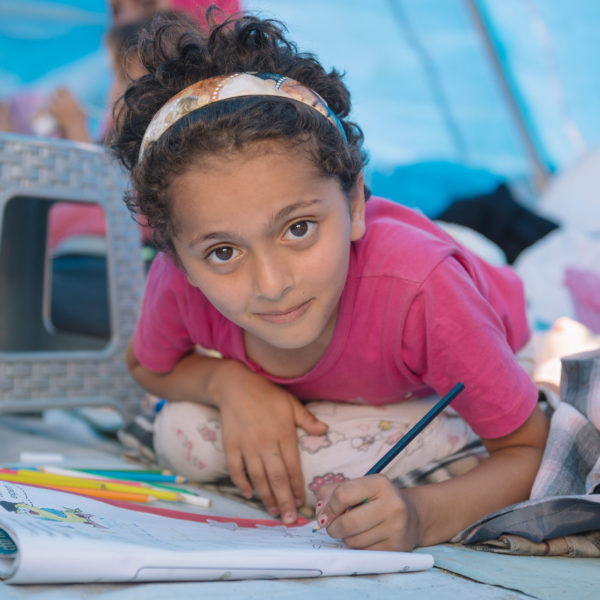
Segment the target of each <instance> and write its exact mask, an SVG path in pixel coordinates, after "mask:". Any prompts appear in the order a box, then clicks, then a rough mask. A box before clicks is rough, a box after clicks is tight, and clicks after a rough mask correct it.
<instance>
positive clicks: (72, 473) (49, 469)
mask: <svg viewBox="0 0 600 600" xmlns="http://www.w3.org/2000/svg"><path fill="white" fill-rule="evenodd" d="M38 470H39V471H42V472H43V473H53V474H54V475H66V476H67V477H82V478H85V479H100V480H102V481H112V482H113V483H126V484H127V485H135V486H143V487H148V488H160V489H164V490H170V491H172V492H181V493H182V494H192V496H198V495H199V494H198V493H196V492H193V491H191V490H186V489H184V488H179V487H175V486H172V485H163V484H162V483H156V482H153V483H151V484H149V483H147V482H146V481H131V480H130V479H126V478H125V477H116V475H117V473H118V472H117V471H106V473H107V474H108V473H111V474H113V475H114V476H113V477H112V478H110V479H109V478H107V477H106V476H103V475H94V474H91V473H88V472H87V471H80V470H78V469H65V468H63V467H53V466H44V467H38ZM122 472H123V473H124V472H125V471H122Z"/></svg>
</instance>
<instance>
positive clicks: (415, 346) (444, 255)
mask: <svg viewBox="0 0 600 600" xmlns="http://www.w3.org/2000/svg"><path fill="white" fill-rule="evenodd" d="M366 224H367V229H366V234H365V235H364V236H363V237H362V238H361V239H360V240H358V241H357V242H353V243H352V251H351V255H350V266H349V272H348V276H347V281H346V286H345V288H344V291H343V293H342V297H341V300H340V308H339V313H338V320H337V323H336V327H335V332H334V335H333V339H332V341H331V344H330V346H329V348H328V349H327V351H326V353H325V354H324V355H323V357H322V358H321V360H320V361H319V362H318V363H317V364H316V365H315V367H314V368H313V369H311V370H310V371H309V372H308V373H306V374H305V375H303V376H301V377H297V378H294V379H281V378H278V377H273V376H271V375H270V374H268V373H265V372H264V371H263V370H262V369H261V368H260V366H259V365H257V364H255V363H253V362H252V361H250V360H249V359H248V358H247V357H246V353H245V349H244V341H243V332H242V330H241V328H240V327H238V326H237V325H235V324H234V323H232V322H230V321H228V320H227V319H226V318H225V317H223V316H222V315H221V314H220V313H219V312H218V311H217V310H216V309H215V308H214V307H213V306H212V305H211V304H210V302H209V301H208V300H207V299H206V298H205V296H204V295H203V294H202V292H201V291H200V290H199V289H197V288H195V287H193V286H191V285H190V284H189V283H188V281H187V279H186V276H185V274H184V272H183V271H181V270H179V269H178V268H177V267H176V266H175V265H174V263H173V262H172V260H171V259H170V258H169V257H168V256H166V255H163V254H161V255H159V256H158V257H157V258H156V259H155V261H154V263H153V265H152V267H151V269H150V273H149V275H148V281H147V286H146V292H145V296H144V301H143V306H142V311H141V315H140V318H139V322H138V324H137V328H136V331H135V335H134V350H135V354H136V356H137V358H138V360H139V361H140V363H141V364H142V365H143V366H145V367H146V368H148V369H150V370H152V371H155V372H166V371H169V370H171V369H172V368H173V367H174V366H175V364H176V363H177V362H178V360H179V359H180V358H181V357H182V356H183V355H185V354H187V353H189V352H190V351H191V350H192V349H193V348H194V347H195V345H196V344H199V345H201V346H202V347H203V348H205V349H211V350H217V351H218V352H220V353H221V354H222V355H223V357H224V358H230V359H236V360H239V361H241V362H243V363H245V364H246V365H248V366H249V367H250V368H251V369H252V370H253V371H255V372H258V373H261V374H263V375H264V376H265V377H267V378H268V379H270V380H272V381H274V382H276V383H279V384H281V385H283V386H285V387H286V388H287V389H289V390H290V391H291V392H292V393H293V394H295V395H296V396H297V397H298V398H301V399H303V400H312V399H320V400H335V401H341V402H352V403H362V404H374V405H377V404H390V403H394V402H401V401H403V400H405V399H407V398H411V397H414V396H415V395H416V396H424V395H427V394H430V393H431V392H432V390H433V391H435V392H437V393H438V394H440V395H442V394H445V393H446V392H448V391H449V390H450V389H451V388H452V387H453V386H454V385H455V384H456V383H457V382H459V381H461V382H463V383H464V384H465V388H466V389H465V391H464V392H462V394H460V396H458V397H457V399H456V400H454V401H453V403H452V406H453V407H454V408H455V409H456V410H457V411H458V412H459V413H460V414H461V415H462V416H463V418H464V419H465V420H466V421H467V422H468V423H469V424H470V425H471V427H472V428H473V430H474V431H475V432H476V433H477V434H478V435H479V436H481V437H484V438H495V437H500V436H503V435H507V434H509V433H511V432H513V431H514V430H516V429H517V428H518V427H519V426H521V425H522V424H523V423H524V422H525V420H526V419H527V417H528V416H529V415H530V414H531V412H532V410H533V408H534V406H535V404H536V401H537V389H536V387H535V385H534V384H533V382H532V381H531V380H530V378H529V377H528V376H527V374H526V373H525V371H523V369H522V368H521V367H520V366H519V365H518V363H517V361H516V360H515V355H514V353H515V352H516V351H517V350H518V349H519V348H521V347H522V346H523V345H524V344H525V343H526V341H527V340H528V338H529V328H528V325H527V320H526V315H525V303H524V296H523V287H522V284H521V282H520V280H519V278H518V277H517V275H516V274H515V272H514V271H513V270H512V269H511V268H510V267H492V266H491V265H489V264H487V263H485V262H484V261H483V260H481V259H480V258H478V257H477V256H475V255H473V254H472V253H470V252H469V251H467V250H466V249H464V248H462V247H461V246H460V245H458V244H457V243H456V242H455V241H454V240H453V239H452V238H451V237H449V236H448V235H447V234H446V233H445V232H444V231H442V230H441V229H440V228H438V227H437V226H436V225H435V224H434V223H432V222H431V221H430V220H429V219H427V218H426V217H423V216H421V215H420V214H418V213H417V212H415V211H413V210H411V209H409V208H406V207H404V206H402V205H399V204H395V203H393V202H390V201H388V200H383V199H381V198H371V199H370V200H369V201H368V202H367V209H366Z"/></svg>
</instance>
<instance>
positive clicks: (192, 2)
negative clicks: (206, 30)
mask: <svg viewBox="0 0 600 600" xmlns="http://www.w3.org/2000/svg"><path fill="white" fill-rule="evenodd" d="M172 2H173V8H174V9H175V10H181V11H183V12H186V13H188V14H191V15H193V16H194V17H196V18H197V19H200V20H204V13H205V12H206V9H207V8H208V7H209V6H210V5H211V4H214V5H216V6H218V7H219V8H220V9H221V10H222V11H223V13H224V14H225V16H230V15H233V14H235V13H238V12H240V10H241V8H240V3H239V1H238V0H172Z"/></svg>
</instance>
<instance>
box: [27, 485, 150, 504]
mask: <svg viewBox="0 0 600 600" xmlns="http://www.w3.org/2000/svg"><path fill="white" fill-rule="evenodd" d="M32 485H35V486H37V487H43V488H46V489H49V490H57V491H59V492H72V493H74V494H83V495H84V496H91V497H94V498H106V499H107V500H127V501H128V502H156V501H157V500H158V498H155V497H154V496H150V495H148V494H130V493H128V492H113V491H110V490H89V489H86V488H76V487H67V486H58V485H44V484H40V483H35V484H32Z"/></svg>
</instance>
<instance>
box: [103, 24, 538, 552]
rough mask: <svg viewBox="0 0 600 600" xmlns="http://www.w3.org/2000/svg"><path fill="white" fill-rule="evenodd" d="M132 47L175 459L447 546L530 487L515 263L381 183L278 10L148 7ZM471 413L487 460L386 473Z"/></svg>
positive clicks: (272, 503) (155, 365) (156, 385)
mask: <svg viewBox="0 0 600 600" xmlns="http://www.w3.org/2000/svg"><path fill="white" fill-rule="evenodd" d="M140 56H141V59H142V62H143V64H144V66H145V67H146V69H147V70H148V71H149V75H146V76H145V77H143V78H142V79H139V80H137V81H135V82H134V83H133V85H132V86H131V87H130V88H129V89H128V90H127V92H126V95H125V102H124V106H123V107H122V110H121V112H120V114H119V115H118V118H117V130H118V131H117V136H116V138H115V141H114V146H113V147H114V151H115V154H116V155H117V156H118V158H119V159H120V160H121V161H122V163H123V164H124V165H125V166H126V167H127V168H128V169H129V170H130V172H131V178H132V184H133V190H132V193H131V194H130V195H128V197H127V198H126V201H127V203H128V206H129V207H130V209H131V210H132V212H134V213H135V214H139V215H142V216H143V217H144V218H145V219H147V222H148V225H149V226H150V227H151V228H152V230H153V232H154V238H155V241H156V243H157V245H158V246H159V248H160V249H161V250H162V251H163V252H162V253H160V254H159V256H158V257H157V258H156V259H155V261H154V263H153V265H152V267H151V269H150V272H149V275H148V281H147V285H146V290H145V296H144V301H143V306H142V309H141V314H140V317H139V320H138V324H137V327H136V331H135V334H134V337H133V340H132V342H131V344H130V346H129V350H128V356H127V361H128V366H129V369H130V372H131V374H132V376H133V377H134V378H135V379H136V380H137V381H138V382H139V383H140V384H141V385H142V386H143V387H144V388H145V389H146V390H148V391H149V392H150V393H152V394H155V395H156V396H159V397H163V398H166V399H167V400H168V402H167V404H166V405H165V407H164V408H163V409H162V411H161V412H160V413H159V414H158V417H157V422H156V432H155V439H154V443H155V447H156V450H157V453H158V454H159V456H161V458H162V460H163V462H164V463H165V464H169V465H171V466H175V468H177V470H179V471H181V472H183V473H185V474H186V475H188V476H190V477H191V478H193V479H194V480H196V481H208V480H210V479H212V478H216V477H219V476H223V475H225V474H227V473H229V475H230V476H231V478H232V480H233V481H234V483H235V484H236V485H237V486H238V487H239V488H240V489H241V490H242V492H243V493H244V494H245V495H247V496H250V495H251V494H252V493H253V490H255V491H256V493H257V494H258V495H259V496H260V498H261V499H262V500H263V502H264V503H265V505H266V507H267V508H268V509H269V510H270V511H271V513H272V514H281V515H282V518H283V521H284V522H286V523H290V522H293V521H294V520H295V518H296V516H297V507H298V506H299V505H301V504H302V502H303V501H304V500H305V495H306V494H307V493H308V495H309V497H308V498H307V500H308V501H309V502H313V503H314V502H316V500H317V499H318V498H319V499H320V500H321V502H320V503H319V504H318V505H317V517H318V519H319V523H320V524H321V525H324V526H326V527H327V530H328V532H329V533H330V534H331V535H334V536H335V537H340V538H343V539H344V540H345V541H346V542H347V543H348V544H349V545H351V546H354V547H360V548H373V549H388V550H410V549H412V548H414V547H415V546H422V545H430V544H435V543H439V542H444V541H447V540H449V539H450V538H451V537H452V536H453V535H455V534H456V533H457V532H458V531H460V530H461V529H462V528H464V527H465V526H467V525H468V524H470V523H472V522H473V521H475V520H476V519H478V518H480V517H481V516H483V515H484V514H486V513H489V512H491V511H494V510H497V509H499V508H501V507H504V506H507V505H509V504H512V503H514V502H517V501H520V500H523V499H525V498H527V497H528V494H529V490H530V488H531V485H532V482H533V480H534V477H535V474H536V471H537V468H538V465H539V463H540V460H541V456H542V452H543V448H544V443H545V439H546V435H547V423H546V419H545V417H544V415H543V413H542V412H541V410H540V409H539V407H538V406H537V390H536V387H535V385H534V384H533V382H532V381H531V380H530V379H529V377H528V376H527V374H526V373H525V372H524V371H523V369H521V367H520V366H519V364H518V362H517V360H516V358H515V352H517V351H518V350H519V349H520V348H521V347H522V346H523V345H524V344H525V343H526V341H527V339H528V337H529V331H528V327H527V323H526V317H525V307H524V299H523V290H522V286H521V283H520V281H519V280H518V278H517V276H516V275H515V274H514V272H513V271H512V270H511V269H510V268H509V267H500V268H496V267H492V266H490V265H488V264H487V263H485V262H484V261H482V260H481V259H479V258H478V257H477V256H474V255H473V254H472V253H470V252H469V251H467V250H466V249H464V248H463V247H461V246H460V245H459V244H457V243H456V242H455V241H454V240H453V239H452V238H451V237H449V236H448V235H447V234H445V233H444V232H443V231H441V230H440V229H439V228H437V227H436V226H435V225H434V224H433V223H431V222H430V221H429V220H428V219H426V218H425V217H423V216H421V215H420V214H418V213H416V212H413V211H411V210H410V209H407V208H406V207H403V206H401V205H399V204H395V203H393V202H390V201H388V200H384V199H381V198H375V197H372V198H370V199H369V190H368V189H367V188H365V186H364V185H363V173H362V169H363V166H364V163H365V155H364V153H363V152H362V150H361V145H362V133H361V130H360V129H359V127H358V126H357V125H355V124H354V123H352V122H350V121H349V120H348V114H349V112H350V97H349V93H348V90H347V89H346V88H345V86H344V84H343V83H342V80H341V77H340V75H339V74H338V73H337V72H336V71H335V70H332V71H331V72H329V73H327V72H326V71H325V70H324V69H323V67H322V66H321V65H320V64H319V62H318V61H317V59H316V58H315V57H314V56H313V55H310V54H305V53H299V52H298V51H297V49H296V47H295V45H294V44H292V43H290V42H289V41H288V40H287V39H286V38H285V36H284V33H283V29H282V28H281V27H280V26H279V25H278V24H277V23H276V22H273V21H268V20H266V21H263V20H259V19H256V18H254V17H251V16H245V17H242V18H240V19H237V20H232V21H228V22H225V23H224V24H222V25H218V26H215V27H214V28H213V30H212V32H211V35H210V37H209V38H208V39H206V38H205V37H204V36H203V35H202V34H200V33H199V32H198V31H194V30H192V29H190V28H189V27H186V26H179V25H178V24H177V23H174V22H171V23H163V24H161V23H160V22H157V23H155V24H154V25H153V28H152V30H151V31H150V32H149V33H148V35H147V36H145V37H144V41H143V43H142V44H141V46H140ZM367 200H368V202H366V201H367ZM458 381H461V382H463V383H464V384H465V386H466V389H465V391H464V392H463V393H462V394H461V395H460V396H459V397H458V398H457V399H456V400H455V401H454V403H453V406H454V409H455V411H456V412H457V413H459V414H460V416H461V417H462V418H458V417H457V416H456V413H454V414H452V411H451V412H450V413H446V414H444V415H442V416H441V418H440V419H439V420H438V421H437V424H436V425H432V426H431V427H430V428H428V429H427V430H426V432H424V434H423V435H422V436H421V437H420V438H419V441H418V442H417V441H415V445H416V448H414V449H411V450H410V451H409V449H407V453H406V455H405V456H401V457H399V458H398V459H397V460H396V461H394V463H392V464H391V465H390V467H389V469H390V470H389V471H386V473H387V476H384V475H374V476H369V477H358V478H356V479H353V478H355V477H357V476H359V475H360V474H362V473H364V472H365V471H366V470H367V469H368V468H369V467H371V466H372V465H373V464H374V462H375V461H376V460H377V459H378V458H380V457H381V456H382V455H383V453H384V451H385V450H387V449H388V448H389V447H390V446H391V445H392V444H393V443H394V442H395V441H396V440H397V439H398V437H399V436H400V435H402V434H403V433H404V432H405V431H406V429H408V427H409V426H410V425H411V424H412V423H414V421H416V420H417V418H418V416H421V415H422V414H423V413H425V412H426V410H427V409H428V408H429V406H430V405H431V403H432V402H434V401H435V398H436V397H437V395H439V394H444V393H446V392H447V391H448V390H449V389H450V388H451V387H453V386H454V384H455V383H456V382H458ZM417 411H419V414H418V416H417ZM466 424H468V425H469V426H470V428H471V429H472V431H473V432H474V433H475V434H477V436H479V437H480V438H481V440H482V442H483V444H484V445H485V447H486V449H487V451H488V452H489V457H487V458H486V459H484V460H483V461H482V462H481V463H480V464H479V465H478V466H477V467H475V468H474V469H472V470H471V471H469V472H467V473H466V474H464V475H461V476H458V477H455V478H454V479H451V480H449V481H445V482H442V483H437V484H432V485H427V486H421V487H414V488H410V489H397V488H396V487H395V486H394V485H393V484H392V483H391V481H390V478H392V477H393V476H394V469H400V470H402V469H403V468H406V463H407V462H408V463H410V461H411V459H413V458H414V460H415V461H416V462H413V467H414V465H415V464H417V465H418V464H419V461H420V464H421V465H422V464H425V463H427V461H429V460H431V459H432V458H435V457H436V456H437V458H441V457H442V456H447V455H450V454H452V453H453V452H455V451H456V450H458V449H459V448H460V447H462V446H464V445H465V444H466V443H468V442H469V441H470V440H471V439H472V433H471V429H469V427H467V425H466ZM351 429H352V430H353V431H360V432H362V437H361V436H359V435H354V434H350V433H348V432H349V431H350V430H351ZM426 433H427V435H426ZM348 442H350V443H348ZM341 448H343V451H342V450H339V451H337V453H336V450H337V449H341ZM432 449H433V450H432ZM436 453H437V454H436ZM433 454H435V455H436V456H433ZM315 457H316V462H318V465H317V466H315V465H316V462H315V461H313V462H311V461H312V459H313V458H315ZM336 461H337V462H336ZM317 469H320V471H318V470H317ZM318 473H320V475H319V476H318V477H317V476H316V475H315V474H318ZM365 499H367V500H368V501H367V502H361V501H363V500H365ZM359 503H360V506H358V507H356V508H352V509H351V510H347V509H348V508H351V507H353V506H355V505H357V504H359Z"/></svg>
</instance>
